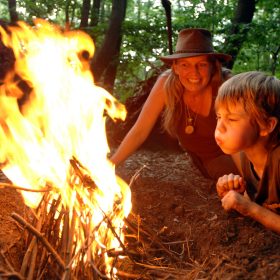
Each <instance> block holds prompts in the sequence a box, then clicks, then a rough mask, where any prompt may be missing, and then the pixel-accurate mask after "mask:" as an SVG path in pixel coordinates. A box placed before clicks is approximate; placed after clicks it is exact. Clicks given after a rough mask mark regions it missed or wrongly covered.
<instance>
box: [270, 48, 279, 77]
mask: <svg viewBox="0 0 280 280" xmlns="http://www.w3.org/2000/svg"><path fill="white" fill-rule="evenodd" d="M279 52H280V46H279V47H278V48H277V49H276V51H275V52H272V63H271V74H272V75H275V73H276V65H277V61H278V56H279Z"/></svg>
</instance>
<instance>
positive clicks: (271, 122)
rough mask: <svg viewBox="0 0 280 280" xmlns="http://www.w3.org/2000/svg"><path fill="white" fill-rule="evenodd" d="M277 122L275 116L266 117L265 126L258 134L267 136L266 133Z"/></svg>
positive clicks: (272, 128)
mask: <svg viewBox="0 0 280 280" xmlns="http://www.w3.org/2000/svg"><path fill="white" fill-rule="evenodd" d="M277 123H278V119H277V118H275V117H270V118H268V121H267V123H266V126H265V127H263V128H261V131H260V136H267V135H268V134H270V133H271V132H272V131H273V130H274V128H275V127H276V125H277Z"/></svg>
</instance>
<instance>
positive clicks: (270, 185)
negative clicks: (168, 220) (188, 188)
mask: <svg viewBox="0 0 280 280" xmlns="http://www.w3.org/2000/svg"><path fill="white" fill-rule="evenodd" d="M215 109H216V114H217V126H216V130H215V139H216V142H217V144H218V145H219V146H220V147H221V149H222V150H223V152H224V153H227V154H235V153H237V152H239V153H240V162H239V167H240V169H241V174H242V177H241V176H239V175H234V174H229V175H224V176H223V177H220V178H219V179H218V181H217V192H218V195H219V196H220V197H221V199H222V200H221V201H222V206H223V208H224V209H225V210H226V211H228V210H231V209H233V210H236V211H238V212H239V213H241V214H242V215H244V216H248V217H251V218H253V219H254V220H256V221H258V222H259V223H261V224H262V225H264V226H265V227H267V228H269V229H271V230H273V231H275V232H277V233H278V234H280V215H278V214H280V123H279V120H280V80H278V79H277V78H275V77H272V76H268V75H265V74H264V73H261V72H256V71H254V72H247V73H241V74H238V75H236V76H234V77H232V78H231V79H229V80H228V81H226V82H225V83H224V84H223V85H222V86H221V88H220V89H219V92H218V95H217V98H216V101H215ZM244 193H245V195H243V194H244Z"/></svg>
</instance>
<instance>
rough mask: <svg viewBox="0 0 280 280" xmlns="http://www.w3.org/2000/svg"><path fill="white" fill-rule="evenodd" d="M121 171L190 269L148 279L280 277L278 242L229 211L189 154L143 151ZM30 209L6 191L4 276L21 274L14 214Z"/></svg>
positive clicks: (0, 263) (140, 207)
mask: <svg viewBox="0 0 280 280" xmlns="http://www.w3.org/2000/svg"><path fill="white" fill-rule="evenodd" d="M116 172H117V174H118V175H120V176H121V177H122V178H123V179H124V180H125V181H127V182H128V183H130V182H131V180H132V178H133V181H132V183H131V191H132V205H133V213H134V214H137V215H139V217H140V218H141V221H142V222H143V223H145V226H146V227H148V228H149V230H151V231H153V232H154V233H155V235H156V236H157V237H158V238H159V239H160V240H162V241H163V242H165V244H169V245H168V246H169V249H170V250H172V251H173V252H175V253H176V254H177V256H178V258H180V259H181V260H182V263H183V264H185V268H188V269H186V274H185V275H184V276H182V277H179V278H178V277H177V278H176V277H174V276H172V273H170V274H169V276H166V275H165V276H163V277H159V276H154V277H152V276H151V277H150V278H149V279H170V280H171V279H280V236H278V235H276V234H274V233H273V232H271V231H268V230H266V229H264V228H263V227H262V226H261V225H259V224H257V223H256V222H254V221H252V220H250V219H248V218H244V217H241V216H240V215H238V214H237V213H226V212H225V211H224V210H223V209H222V207H221V204H220V201H219V199H218V197H217V194H216V191H215V186H214V182H212V181H210V180H208V179H205V178H204V177H202V175H201V174H200V172H199V171H198V170H197V169H196V167H195V166H194V165H193V163H192V161H191V159H190V157H189V156H188V155H187V154H186V153H182V152H179V151H151V150H149V151H148V150H139V151H138V152H137V153H135V154H134V155H133V156H131V157H130V158H129V159H128V160H127V161H126V162H125V163H123V164H122V165H120V166H119V167H118V168H117V170H116ZM136 174H138V176H136ZM25 211H26V207H25V206H24V204H23V201H22V199H21V196H20V195H19V194H18V193H17V192H16V191H14V190H11V189H7V188H2V189H0V228H1V230H0V250H1V251H0V252H1V255H0V272H1V271H2V270H3V268H7V267H9V265H11V266H12V267H14V268H15V270H16V271H18V270H19V267H20V264H21V261H22V259H21V258H22V256H23V251H24V249H23V248H22V241H21V233H20V229H19V227H18V226H17V224H16V223H15V221H14V220H13V219H12V218H11V213H12V212H17V213H19V214H21V215H22V214H24V213H25ZM3 257H5V259H6V262H5V261H4V258H3ZM7 261H9V263H7ZM168 265H170V264H168ZM171 266H172V264H171ZM0 279H1V276H0ZM3 279H4V278H3ZM5 279H6V278H5ZM125 279H127V278H125ZM139 279H144V277H143V278H139ZM145 279H146V278H145Z"/></svg>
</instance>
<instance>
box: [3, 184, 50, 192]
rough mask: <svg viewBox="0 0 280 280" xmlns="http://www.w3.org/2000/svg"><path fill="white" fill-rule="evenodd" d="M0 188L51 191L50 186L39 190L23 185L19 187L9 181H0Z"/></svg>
mask: <svg viewBox="0 0 280 280" xmlns="http://www.w3.org/2000/svg"><path fill="white" fill-rule="evenodd" d="M0 188H10V189H16V190H20V191H26V192H49V191H51V188H50V187H45V188H42V189H39V190H35V189H28V188H24V187H20V186H16V185H13V184H10V183H2V182H1V183H0Z"/></svg>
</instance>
